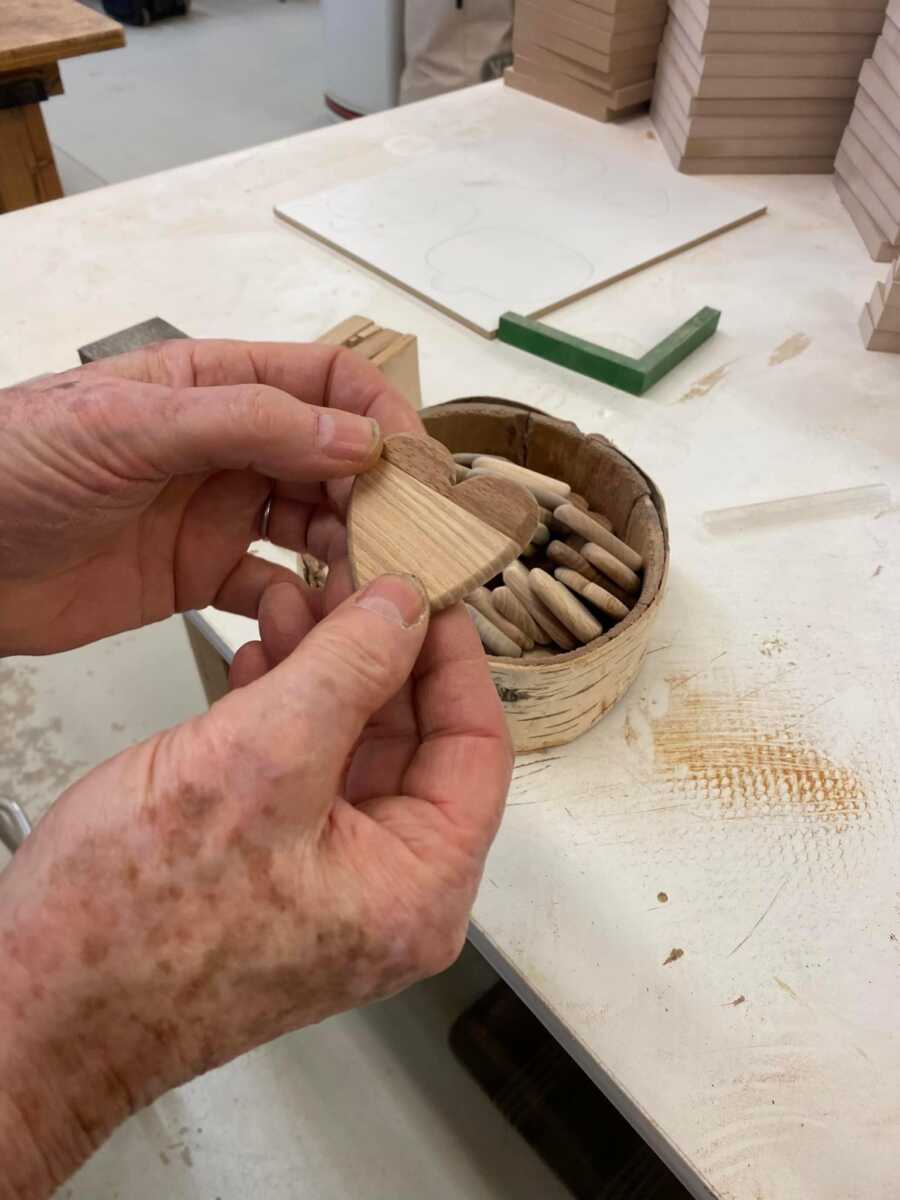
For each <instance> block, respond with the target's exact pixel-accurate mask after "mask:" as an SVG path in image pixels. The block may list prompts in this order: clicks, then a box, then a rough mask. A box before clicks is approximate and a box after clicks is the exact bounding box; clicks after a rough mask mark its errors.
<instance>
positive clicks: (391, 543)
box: [347, 433, 538, 612]
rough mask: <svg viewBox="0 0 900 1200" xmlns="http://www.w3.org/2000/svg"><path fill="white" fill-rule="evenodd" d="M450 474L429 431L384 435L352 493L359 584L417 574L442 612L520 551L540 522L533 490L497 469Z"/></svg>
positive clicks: (351, 532) (444, 453) (449, 463)
mask: <svg viewBox="0 0 900 1200" xmlns="http://www.w3.org/2000/svg"><path fill="white" fill-rule="evenodd" d="M453 479H454V464H453V459H452V458H451V456H450V452H449V451H448V450H447V449H446V448H445V447H444V446H443V445H442V444H441V443H440V442H438V441H436V440H435V439H434V438H430V437H419V436H416V435H413V434H408V433H399V434H396V435H395V436H394V437H389V438H386V439H385V443H384V450H383V452H382V456H381V458H380V459H379V460H378V462H377V463H376V464H375V466H374V467H372V469H371V470H370V471H367V472H366V473H365V475H360V476H359V477H358V478H357V480H356V483H355V484H354V485H353V491H352V493H351V495H350V511H349V514H348V517H347V530H348V537H349V543H350V566H351V569H352V571H353V581H354V583H355V585H356V587H357V588H361V587H364V586H365V585H366V584H367V583H369V582H370V581H371V580H372V579H375V578H377V577H378V576H379V575H384V574H386V573H401V574H405V575H415V576H417V577H418V578H419V579H420V580H421V582H422V586H423V587H424V588H425V591H426V593H427V595H428V599H429V602H430V604H431V611H432V612H439V611H440V610H441V609H442V608H447V607H448V606H449V605H451V604H455V603H456V602H457V600H461V599H462V598H463V596H468V594H469V593H470V592H472V591H474V589H475V588H477V587H479V586H480V585H481V584H483V583H486V582H487V581H488V580H489V579H492V578H493V577H494V575H496V574H497V573H498V572H499V571H502V570H503V568H504V567H505V566H506V565H507V564H508V563H510V562H512V561H513V559H514V558H518V556H519V555H520V554H521V553H522V550H523V549H524V548H525V546H527V545H528V543H529V541H530V540H531V537H532V534H533V533H534V531H535V529H536V528H537V524H538V506H537V502H536V501H535V500H534V498H533V496H532V495H531V494H530V493H529V492H527V491H526V490H525V489H524V488H523V487H520V486H519V485H518V484H517V483H512V482H511V481H510V480H507V479H501V478H499V477H493V476H489V475H479V476H474V477H472V478H470V479H464V480H463V482H462V483H456V484H455V483H454V482H453Z"/></svg>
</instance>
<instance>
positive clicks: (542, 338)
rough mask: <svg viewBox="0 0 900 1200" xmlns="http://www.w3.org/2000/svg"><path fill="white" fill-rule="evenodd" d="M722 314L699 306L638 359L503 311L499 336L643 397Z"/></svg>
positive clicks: (714, 326)
mask: <svg viewBox="0 0 900 1200" xmlns="http://www.w3.org/2000/svg"><path fill="white" fill-rule="evenodd" d="M721 315H722V314H721V313H720V312H719V311H718V309H715V308H701V309H700V311H699V312H697V313H695V314H694V316H693V317H691V318H690V320H688V321H685V323H684V324H683V325H680V326H679V327H678V329H676V330H675V331H674V333H671V334H669V336H668V337H666V338H664V339H663V340H662V341H661V342H660V343H659V344H658V345H656V346H654V347H653V349H652V350H648V351H647V353H646V354H644V355H642V356H641V357H640V358H632V357H630V356H629V355H627V354H620V353H619V352H618V351H617V350H609V349H607V348H606V347H605V346H599V345H596V344H595V343H593V342H589V341H586V340H585V339H584V338H579V337H575V336H574V335H572V334H569V333H563V332H562V331H561V330H559V329H554V328H553V327H552V326H550V325H545V324H543V323H542V322H541V321H535V320H533V319H532V318H530V317H523V316H520V315H519V314H518V313H513V312H508V313H504V314H503V316H502V317H501V318H500V326H499V329H498V332H497V337H498V338H499V340H500V341H501V342H506V343H507V344H508V345H510V346H516V347H518V348H519V349H520V350H524V351H526V353H528V354H534V355H536V356H537V357H538V358H545V359H547V361H548V362H554V363H557V364H558V365H559V366H561V367H566V368H567V369H568V370H570V371H577V372H578V373H579V374H581V375H587V376H588V377H589V378H590V379H596V380H599V381H600V382H601V383H608V384H609V385H610V386H611V387H616V388H619V390H620V391H623V392H629V393H630V394H631V395H633V396H643V395H644V393H645V392H646V391H647V390H648V389H649V388H651V387H653V385H654V384H655V383H658V382H659V380H660V379H662V378H663V377H664V376H665V375H668V373H669V372H670V371H671V370H672V369H673V368H674V367H676V366H677V365H678V364H679V363H680V362H682V361H683V360H684V359H685V358H687V356H688V355H689V354H692V353H693V351H694V350H696V349H697V347H698V346H701V345H702V344H703V343H704V342H705V341H707V340H708V339H709V338H711V337H712V335H713V334H714V333H715V332H716V330H717V329H718V327H719V318H720V317H721ZM542 503H543V502H542Z"/></svg>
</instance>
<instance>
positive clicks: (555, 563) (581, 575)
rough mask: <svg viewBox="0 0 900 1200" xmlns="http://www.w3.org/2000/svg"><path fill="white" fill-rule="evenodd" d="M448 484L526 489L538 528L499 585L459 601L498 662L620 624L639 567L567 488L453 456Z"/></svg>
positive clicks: (487, 459)
mask: <svg viewBox="0 0 900 1200" xmlns="http://www.w3.org/2000/svg"><path fill="white" fill-rule="evenodd" d="M453 458H454V461H455V463H456V481H457V483H459V482H461V481H462V480H463V479H467V478H468V477H469V476H470V475H497V476H501V477H502V478H504V479H511V480H513V481H514V482H516V483H519V484H521V485H522V486H523V487H525V488H527V489H528V490H529V491H530V492H531V494H532V495H533V496H534V498H535V500H537V502H538V505H539V506H540V523H539V525H538V527H537V530H536V532H535V535H534V537H533V538H532V540H531V542H530V543H529V545H527V546H526V547H525V549H524V551H523V552H522V556H521V558H519V559H518V560H517V561H516V562H513V563H510V565H509V566H508V567H507V568H506V569H505V571H504V572H503V579H502V583H501V582H500V581H499V580H497V581H494V583H493V586H490V587H481V588H478V589H477V590H476V591H474V592H473V593H472V594H471V596H467V597H466V608H467V609H468V612H469V615H470V616H471V618H472V620H473V621H474V622H475V626H476V628H477V630H478V633H479V636H480V637H481V641H482V645H483V646H484V648H485V650H487V652H488V653H489V654H495V655H498V656H500V657H502V658H548V657H551V656H552V655H554V654H557V653H559V652H561V651H567V650H575V649H577V647H578V646H584V645H586V644H587V643H588V642H592V641H593V640H594V638H598V637H600V636H601V634H603V633H604V632H605V631H606V630H607V629H609V628H611V627H612V626H613V625H615V624H616V623H617V622H618V621H621V620H622V619H623V618H624V617H627V616H628V613H629V611H630V610H631V608H632V606H633V605H634V603H635V601H636V600H637V598H638V595H639V593H640V590H641V574H640V573H641V571H642V569H643V565H644V563H643V559H642V558H641V556H640V554H638V553H637V551H636V550H633V549H632V548H631V547H630V546H628V545H626V544H625V542H623V541H622V540H621V539H620V538H618V537H616V535H615V534H614V533H613V532H612V522H611V521H610V520H609V519H608V517H606V516H604V514H603V513H598V512H591V511H590V509H589V508H588V504H587V501H586V500H585V499H584V498H583V497H582V496H578V495H576V494H575V493H574V492H573V491H572V489H571V487H570V486H569V484H567V483H564V482H563V481H562V480H560V479H553V478H551V477H550V476H549V475H541V474H539V473H538V472H537V471H531V470H529V469H528V468H527V467H520V466H517V465H516V464H515V463H512V462H509V461H508V460H507V459H505V458H500V457H498V456H495V455H487V454H470V453H466V454H454V456H453Z"/></svg>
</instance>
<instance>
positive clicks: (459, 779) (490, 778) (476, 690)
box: [403, 605, 513, 854]
mask: <svg viewBox="0 0 900 1200" xmlns="http://www.w3.org/2000/svg"><path fill="white" fill-rule="evenodd" d="M415 703H416V711H417V716H418V725H419V736H420V739H421V744H420V746H419V749H418V750H417V752H416V755H415V757H414V759H413V761H412V763H411V764H410V766H409V768H408V770H407V772H406V775H405V777H404V780H403V791H404V793H406V794H407V795H410V796H416V797H419V798H420V799H422V800H426V801H428V802H429V803H431V804H434V805H435V806H436V807H437V808H439V809H440V810H441V812H442V813H443V814H444V816H445V817H446V818H447V819H448V822H449V823H450V825H451V826H453V828H454V829H455V831H456V833H457V835H458V836H459V838H460V840H461V842H462V843H463V844H464V845H465V846H466V847H467V848H468V849H470V850H472V851H474V852H476V853H480V854H485V853H486V852H487V849H488V847H489V846H490V843H491V841H492V840H493V837H494V834H495V833H496V832H497V828H498V826H499V824H500V819H501V817H502V815H503V806H504V804H505V801H506V793H507V792H508V790H509V782H510V779H511V777H512V768H513V750H512V742H511V739H510V735H509V730H508V729H507V726H506V718H505V717H504V715H503V706H502V705H501V703H500V698H499V697H498V695H497V692H496V689H495V687H494V682H493V680H492V679H491V673H490V668H489V667H488V661H487V658H486V657H485V654H484V650H483V649H482V646H481V642H480V640H479V638H478V634H477V633H476V632H475V627H474V625H473V624H472V622H471V620H470V619H469V618H468V617H467V616H466V613H465V611H464V610H463V608H462V606H461V605H457V606H456V607H455V608H452V609H448V610H446V611H445V612H442V613H440V614H439V615H438V616H436V617H433V618H432V621H431V625H430V627H429V630H428V636H427V638H426V639H425V644H424V646H423V648H422V653H421V654H420V656H419V661H418V663H417V664H416V669H415Z"/></svg>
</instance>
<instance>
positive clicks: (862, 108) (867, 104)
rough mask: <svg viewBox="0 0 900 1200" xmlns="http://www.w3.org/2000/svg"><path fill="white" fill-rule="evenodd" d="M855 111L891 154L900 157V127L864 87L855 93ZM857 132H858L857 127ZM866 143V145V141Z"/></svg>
mask: <svg viewBox="0 0 900 1200" xmlns="http://www.w3.org/2000/svg"><path fill="white" fill-rule="evenodd" d="M855 113H859V114H860V116H861V117H863V118H864V120H865V121H866V122H867V123H868V124H869V125H870V126H871V127H872V129H873V131H874V132H875V133H876V134H877V135H878V137H879V138H880V139H881V141H882V142H883V143H884V144H885V145H886V146H887V147H888V149H889V150H890V153H891V156H892V157H893V158H897V159H900V127H898V126H896V125H894V124H893V123H892V122H891V121H890V119H889V118H888V117H886V116H885V114H884V113H883V112H882V111H881V109H880V108H879V107H878V105H877V104H876V103H875V100H874V99H873V97H872V96H870V95H869V93H868V92H867V91H866V89H865V88H864V87H860V89H859V91H858V92H857V93H856V107H855ZM855 113H854V115H855ZM857 134H859V130H858V129H857ZM860 136H861V135H860ZM863 141H864V142H865V138H863ZM866 144H867V145H868V143H867V142H866Z"/></svg>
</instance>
